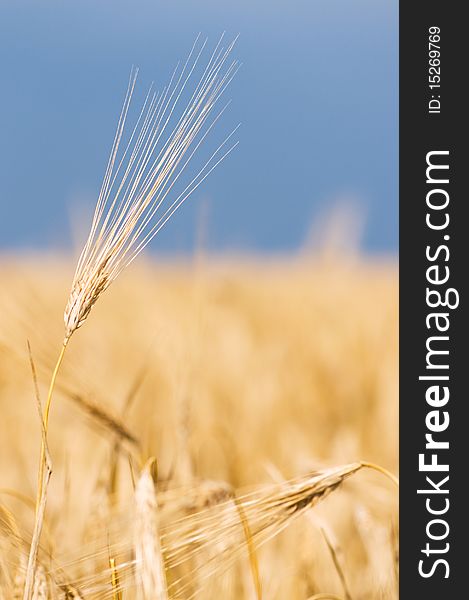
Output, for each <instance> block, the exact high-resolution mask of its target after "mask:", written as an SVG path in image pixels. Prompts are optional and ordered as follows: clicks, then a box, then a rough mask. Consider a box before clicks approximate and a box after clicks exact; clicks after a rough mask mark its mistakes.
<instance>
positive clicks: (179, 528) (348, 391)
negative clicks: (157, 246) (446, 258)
mask: <svg viewBox="0 0 469 600" xmlns="http://www.w3.org/2000/svg"><path fill="white" fill-rule="evenodd" d="M73 269H74V267H73V262H71V261H67V260H63V261H62V262H60V261H58V260H57V259H56V258H53V257H51V256H49V257H48V256H31V257H23V258H11V257H10V258H8V257H4V258H3V259H2V260H1V261H0V278H1V289H0V408H1V420H0V456H1V467H0V597H1V598H4V599H5V600H7V599H10V598H21V597H23V596H22V589H23V586H24V577H25V572H26V563H27V558H28V552H29V545H30V543H31V536H32V530H33V526H34V512H35V501H36V493H37V470H38V460H39V447H40V443H41V425H40V423H41V421H40V419H39V417H38V411H37V402H36V400H35V388H34V379H33V376H32V371H31V365H30V358H29V353H28V342H29V344H30V348H31V356H32V358H33V363H34V367H35V370H36V373H37V383H38V389H39V395H40V398H41V401H42V403H43V404H44V399H45V396H46V395H47V386H48V384H49V380H50V374H51V371H52V369H53V367H54V364H55V361H56V358H57V356H56V354H57V349H58V348H59V347H60V344H61V341H62V339H63V323H62V320H61V314H62V313H63V307H64V305H65V304H66V301H67V293H68V290H69V282H70V279H71V276H72V274H73ZM397 313H398V304H397V265H396V264H395V263H394V262H392V261H386V260H378V259H375V260H371V259H367V258H365V257H359V256H353V257H352V256H348V257H344V256H340V255H339V256H326V255H324V256H319V255H318V256H315V255H308V256H306V255H299V256H297V257H288V258H275V259H274V258H271V259H266V258H254V257H251V258H247V257H237V258H235V257H224V258H216V259H215V258H213V257H210V256H206V255H204V254H203V253H198V254H197V255H196V256H195V258H194V259H193V260H185V261H183V260H179V261H178V260H172V261H171V260H168V259H160V260H150V259H144V260H141V261H139V262H138V263H136V264H135V265H134V266H133V267H132V269H130V270H128V271H127V272H126V273H125V274H123V275H122V276H121V278H120V279H119V280H118V281H116V282H115V283H113V290H112V293H106V294H104V295H103V298H102V300H100V302H99V303H98V304H97V305H96V306H95V307H93V310H92V311H91V314H90V315H89V317H88V319H89V322H88V323H87V325H86V327H83V328H82V329H80V330H79V331H78V332H77V333H76V334H75V335H74V338H73V340H72V341H71V343H70V344H69V349H68V350H67V354H66V356H65V358H64V362H63V365H62V368H61V371H60V373H59V376H58V378H57V385H56V392H55V400H54V403H55V405H54V410H53V412H52V413H51V418H50V423H49V433H48V450H49V454H50V460H51V464H52V473H53V474H52V477H51V480H50V485H49V490H48V504H47V510H46V514H45V519H44V528H43V534H42V538H41V543H40V548H39V553H38V566H37V569H36V573H35V581H34V591H33V596H32V597H34V598H86V599H98V598H100V599H104V598H110V599H112V600H120V599H122V600H129V599H132V598H155V599H156V598H158V599H159V598H185V599H189V598H204V599H218V598H223V599H225V598H226V599H227V600H229V599H242V598H247V599H251V598H252V599H258V598H264V599H265V600H268V599H278V600H307V599H310V598H316V599H319V598H340V599H343V600H349V599H353V600H359V599H365V600H366V599H370V600H371V599H375V598H383V599H391V598H396V597H397V581H398V570H397V560H398V549H397V541H396V540H397V535H398V532H397V489H396V487H395V486H394V485H393V483H392V482H391V481H389V479H388V478H386V477H384V476H383V475H382V474H380V473H379V472H376V471H374V470H370V469H365V468H362V466H361V463H360V462H358V461H370V462H373V463H376V464H378V465H380V466H381V467H384V468H385V469H388V470H389V471H391V472H392V473H396V472H397V458H398V456H397V447H398V446H397V441H398V422H397V419H398V414H397V409H398V404H397V386H398V372H397V365H398V363H397V318H398V314H397ZM149 590H152V591H149Z"/></svg>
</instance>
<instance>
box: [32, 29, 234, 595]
mask: <svg viewBox="0 0 469 600" xmlns="http://www.w3.org/2000/svg"><path fill="white" fill-rule="evenodd" d="M222 39H223V36H222V38H220V40H219V42H218V44H217V45H216V47H215V50H214V52H213V53H212V55H211V58H210V59H209V61H208V63H207V65H206V67H205V69H204V71H203V73H202V76H201V78H200V79H199V80H198V82H197V83H196V84H195V86H194V89H193V92H192V95H191V97H190V99H189V101H188V102H187V104H186V105H185V107H184V108H183V109H182V111H181V112H180V114H179V116H177V114H178V113H177V110H178V109H179V106H180V104H181V103H182V98H183V93H184V92H185V91H186V90H187V89H188V88H189V86H190V85H191V81H192V78H193V76H194V72H195V69H196V67H197V65H198V64H199V62H200V58H201V55H202V53H203V50H204V49H205V46H206V41H205V42H203V43H202V44H200V43H199V37H198V38H197V39H196V41H195V43H194V45H193V47H192V49H191V51H190V53H189V56H188V58H187V60H186V61H185V63H184V64H183V65H182V67H181V66H179V65H178V67H176V69H175V70H174V72H173V74H172V76H171V79H170V82H169V84H168V85H167V86H166V87H165V88H164V89H163V90H162V91H161V92H159V93H158V92H154V91H153V90H152V88H150V90H149V92H148V94H147V96H146V99H145V102H144V104H143V107H142V109H141V111H140V114H139V117H138V119H137V121H136V123H135V125H134V127H133V129H132V131H131V133H130V136H129V139H128V141H127V143H126V145H125V147H124V148H123V151H121V142H122V140H123V136H124V131H125V125H126V121H127V117H128V113H129V108H130V103H131V99H132V95H133V92H134V88H135V83H136V79H137V73H138V70H137V69H135V70H134V69H132V72H131V76H130V79H129V84H128V88H127V92H126V95H125V98H124V104H123V108H122V111H121V114H120V117H119V121H118V125H117V131H116V134H115V138H114V142H113V145H112V148H111V153H110V157H109V161H108V165H107V168H106V172H105V175H104V179H103V183H102V186H101V190H100V193H99V196H98V200H97V204H96V209H95V213H94V216H93V219H92V223H91V229H90V232H89V235H88V239H87V241H86V242H85V245H84V248H83V250H82V253H81V255H80V258H79V260H78V264H77V267H76V271H75V275H74V278H73V282H72V287H71V291H70V295H69V298H68V301H67V304H66V307H65V311H64V325H65V334H64V340H63V344H62V347H61V350H60V353H59V357H58V359H57V363H56V365H55V368H54V370H53V373H52V377H51V381H50V385H49V390H48V394H47V399H46V402H45V407H44V417H43V422H42V428H43V432H44V433H43V436H42V442H41V456H40V461H39V472H38V491H37V500H36V523H35V527H34V537H33V542H32V544H31V551H30V559H29V565H28V571H29V573H28V575H27V579H28V578H29V581H31V580H32V577H33V573H34V568H35V552H36V551H37V546H38V543H39V538H40V535H41V529H42V520H43V514H44V509H45V503H46V498H45V485H44V483H45V480H46V474H45V470H46V446H47V432H48V423H49V415H50V408H51V403H52V395H53V390H54V387H55V383H56V379H57V375H58V373H59V370H60V367H61V364H62V361H63V358H64V355H65V350H66V348H67V345H68V343H69V340H70V338H71V336H72V335H73V333H74V332H75V331H76V330H77V329H78V328H79V327H81V326H82V325H83V323H84V322H85V320H86V318H87V317H88V315H89V313H90V311H91V309H92V307H93V306H94V304H95V303H96V302H97V300H98V298H99V297H100V296H101V294H102V293H103V292H104V291H105V290H106V289H107V288H108V287H109V286H110V285H111V283H112V282H113V281H114V280H115V279H116V278H117V277H118V276H119V274H120V273H121V272H122V271H123V270H124V269H125V267H127V266H128V265H129V264H130V263H131V262H132V261H133V260H134V259H135V258H136V257H137V256H138V254H140V252H141V251H142V250H143V249H144V248H145V246H146V245H147V244H148V243H149V242H150V240H151V239H152V238H153V237H154V236H155V235H156V234H157V233H158V231H160V229H161V228H162V227H163V226H164V225H165V223H166V222H167V221H168V219H169V218H170V217H171V216H172V215H173V214H174V212H175V211H176V210H177V209H178V208H179V207H180V206H181V205H182V204H183V203H184V202H185V200H186V199H187V198H188V197H189V196H190V195H191V194H192V192H194V190H195V189H197V187H198V186H199V185H200V184H201V183H202V182H203V181H204V180H205V178H206V177H207V176H208V175H209V174H210V173H211V172H212V171H213V169H215V167H216V166H217V165H218V164H219V163H220V162H221V161H222V160H223V159H224V158H225V157H226V156H227V155H228V154H229V153H230V152H231V151H232V150H233V148H234V147H235V146H236V145H237V144H236V143H234V144H232V145H231V146H228V141H229V140H230V139H231V137H232V135H233V133H234V131H233V132H232V133H231V134H230V135H229V136H228V137H226V138H225V140H224V141H223V142H222V143H221V144H220V145H219V146H218V147H217V149H216V150H215V151H214V152H213V153H212V154H211V156H210V157H209V158H208V160H206V161H205V163H204V164H203V166H202V167H201V168H200V169H199V170H198V171H197V174H196V175H195V177H193V178H192V179H191V180H190V181H189V183H187V184H186V185H185V186H183V187H182V190H180V191H175V190H176V188H175V185H176V184H177V183H178V181H179V179H180V177H181V175H182V174H183V173H184V172H185V170H186V168H187V167H188V165H190V163H191V162H192V160H193V157H194V155H195V154H196V153H197V151H198V149H199V148H200V146H201V144H202V143H203V142H204V141H205V139H206V138H207V136H208V134H209V133H210V131H211V130H212V128H213V127H214V125H215V123H216V122H217V121H218V119H219V118H220V116H221V115H222V113H223V112H224V111H225V109H226V106H227V105H225V106H224V107H222V108H221V109H218V108H217V107H218V105H219V101H220V98H221V97H222V95H223V93H224V91H225V90H226V87H227V86H228V85H229V83H230V82H231V80H232V78H233V77H234V75H235V73H236V71H237V69H238V63H237V62H236V61H232V62H229V57H230V53H231V50H232V48H233V45H234V43H235V41H233V42H232V43H231V44H229V45H228V47H227V48H224V47H222V45H221V43H222ZM217 111H218V112H217ZM36 537H37V539H35V538H36ZM30 597H31V586H30V585H27V586H26V587H25V592H24V600H30Z"/></svg>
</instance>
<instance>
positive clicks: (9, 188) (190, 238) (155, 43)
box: [0, 0, 398, 252]
mask: <svg viewBox="0 0 469 600" xmlns="http://www.w3.org/2000/svg"><path fill="white" fill-rule="evenodd" d="M397 23H398V3H397V0H381V1H380V0H378V1H376V0H337V1H335V0H291V1H288V2H287V1H286V0H281V1H276V0H258V1H254V0H236V1H235V0H233V1H230V2H223V1H221V0H198V1H195V0H193V1H189V0H173V1H166V2H161V1H159V0H127V1H122V0H99V1H96V0H93V1H92V0H80V1H79V2H72V1H71V0H69V1H65V2H64V1H59V0H56V1H51V0H41V1H40V2H39V1H37V0H35V1H30V0H28V1H23V0H16V1H15V2H5V0H0V66H1V69H0V72H1V96H0V106H1V110H0V131H1V136H0V208H1V219H0V249H3V250H8V251H12V250H15V249H34V248H51V247H66V246H67V245H68V244H70V236H71V233H70V219H71V215H72V214H73V215H77V214H80V213H86V210H85V208H83V207H86V209H87V210H89V209H90V207H91V205H92V204H93V203H94V200H95V198H96V195H97V192H98V190H99V185H100V181H101V177H102V175H103V172H104V167H105V163H106V160H107V153H108V151H109V147H110V143H111V141H112V137H113V134H114V129H115V124H116V119H117V116H118V113H119V110H120V105H121V101H122V96H123V93H124V91H125V87H126V84H127V78H128V74H129V71H130V67H131V65H132V64H136V65H138V66H139V67H140V73H141V75H140V83H141V85H142V86H144V87H145V86H146V85H147V84H149V83H150V81H151V80H155V82H156V83H157V84H160V83H161V84H164V83H165V82H166V81H167V78H168V74H169V73H170V71H171V70H172V68H173V67H174V66H175V63H176V62H177V60H179V59H180V58H184V57H185V56H186V55H187V52H188V50H189V49H190V46H191V44H192V42H193V40H194V38H195V36H196V34H197V33H198V32H199V31H200V32H202V33H203V34H204V35H207V36H208V37H209V38H210V41H211V42H213V43H215V42H216V41H217V39H218V37H219V34H220V33H221V32H222V31H223V30H226V31H227V34H228V36H229V37H233V36H234V35H236V34H237V33H239V34H240V38H239V41H238V43H237V47H236V49H235V56H236V57H237V58H239V59H240V60H241V61H242V63H243V66H242V68H241V71H240V72H239V73H238V75H237V77H236V80H235V81H234V82H233V84H232V86H231V89H230V93H229V95H230V97H231V98H232V99H233V103H232V105H231V107H230V114H229V116H228V117H227V119H226V123H225V125H224V126H225V127H226V129H229V127H230V126H231V125H233V124H236V123H238V122H241V123H242V127H241V129H240V130H239V132H238V139H239V140H240V145H239V147H238V148H237V149H236V151H235V152H234V153H233V154H232V155H231V156H230V157H229V158H228V160H227V161H226V162H225V163H224V164H222V165H221V166H220V168H219V169H218V170H217V171H216V172H215V173H214V174H212V176H211V177H210V178H209V179H208V180H207V181H206V182H205V184H204V185H203V187H202V188H200V189H199V190H198V191H197V192H196V193H195V194H194V196H193V197H192V198H191V200H190V201H189V202H188V203H187V204H186V205H185V206H184V207H183V209H182V210H181V211H180V212H179V213H178V214H177V215H176V216H175V218H174V219H173V220H172V221H171V222H170V223H169V224H168V226H167V227H166V229H165V231H164V232H162V234H160V235H159V236H158V238H157V239H155V240H154V242H153V243H152V247H153V248H156V249H159V250H163V251H174V250H175V251H184V250H187V249H190V248H191V247H192V245H193V243H194V237H195V230H196V223H197V219H198V214H199V213H200V207H201V206H202V204H203V203H204V201H205V202H206V204H207V207H208V209H207V210H208V242H209V246H210V247H211V248H214V249H224V250H229V249H242V250H245V251H250V250H256V251H261V252H265V251H274V252H278V251H280V252H283V251H289V250H295V249H297V248H298V247H300V246H301V245H302V244H303V243H304V240H305V238H306V237H307V235H308V231H309V230H310V228H311V223H312V221H313V220H314V219H315V218H317V217H318V216H320V215H322V214H323V213H324V212H325V211H327V209H328V207H330V206H331V205H333V203H334V202H336V201H337V200H338V199H340V198H343V197H352V198H354V199H355V201H356V202H358V203H359V204H360V205H361V207H362V209H363V212H364V214H365V217H366V230H365V234H364V239H363V245H364V248H365V249H366V250H367V251H370V252H396V251H397V243H398V162H397V159H398V154H397V152H398V104H397V94H398V80H397V77H398V73H397V60H398V46H397V44H398V38H397V35H398V31H397Z"/></svg>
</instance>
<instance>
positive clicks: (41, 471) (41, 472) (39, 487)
mask: <svg viewBox="0 0 469 600" xmlns="http://www.w3.org/2000/svg"><path fill="white" fill-rule="evenodd" d="M68 340H69V338H65V340H64V342H63V345H62V348H61V350H60V354H59V357H58V359H57V363H56V365H55V367H54V371H53V373H52V377H51V380H50V385H49V391H48V393H47V400H46V405H45V407H44V435H43V436H41V456H40V459H39V473H38V484H37V498H36V516H37V512H38V509H39V505H40V502H41V496H42V492H43V478H44V468H45V463H46V442H47V431H48V424H49V414H50V407H51V404H52V394H53V392H54V387H55V381H56V379H57V375H58V372H59V369H60V366H61V364H62V361H63V358H64V355H65V350H66V348H67V344H68Z"/></svg>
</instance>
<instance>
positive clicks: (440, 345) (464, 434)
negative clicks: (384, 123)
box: [400, 0, 469, 600]
mask: <svg viewBox="0 0 469 600" xmlns="http://www.w3.org/2000/svg"><path fill="white" fill-rule="evenodd" d="M462 7H463V4H462V3H461V4H459V5H458V4H457V3H455V2H446V3H444V2H441V1H440V2H435V1H433V0H429V1H427V2H423V3H415V2H406V3H404V2H401V4H400V479H401V491H400V590H401V598H403V599H407V598H409V599H416V598H425V599H426V600H432V599H433V598H435V599H436V598H438V599H439V600H441V599H447V598H448V599H449V598H460V597H469V592H467V591H466V590H465V588H467V586H466V583H465V582H466V581H467V577H468V573H469V567H468V561H467V544H468V541H469V533H468V523H469V517H468V516H467V515H468V511H467V505H469V491H468V490H469V467H468V462H467V457H468V455H469V452H468V444H469V428H468V424H469V421H468V420H467V419H466V417H465V413H466V411H465V407H466V404H467V403H468V402H469V398H468V397H467V392H466V390H465V386H464V383H463V381H464V376H465V374H467V373H469V352H468V348H467V346H466V344H465V337H466V335H467V331H468V327H467V325H465V321H467V316H468V315H467V310H466V308H467V307H466V297H467V295H466V289H467V283H466V282H467V278H468V277H469V217H468V216H467V213H468V211H467V210H466V208H467V205H468V204H469V197H468V192H467V190H465V189H464V187H463V181H464V179H465V177H466V173H467V172H468V171H469V168H468V162H469V160H468V159H469V155H468V151H467V148H466V146H467V143H468V142H467V138H468V127H467V118H466V113H467V110H468V108H467V106H468V101H467V99H466V98H465V96H464V94H463V87H465V86H464V84H465V81H464V80H465V79H466V77H467V72H468V67H467V65H466V60H464V61H463V58H462V56H463V49H464V46H465V43H466V40H467V33H466V28H467V24H466V23H465V19H464V18H463V16H462ZM464 54H466V55H467V53H464ZM464 313H466V314H465V315H464ZM464 317H466V319H465V320H464ZM457 590H463V591H462V592H460V591H458V593H456V591H457ZM458 594H459V595H458ZM460 594H463V596H461V595H460Z"/></svg>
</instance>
